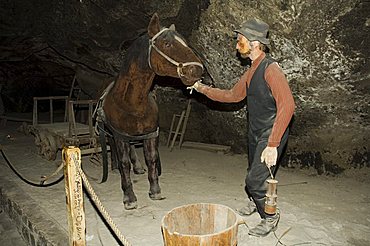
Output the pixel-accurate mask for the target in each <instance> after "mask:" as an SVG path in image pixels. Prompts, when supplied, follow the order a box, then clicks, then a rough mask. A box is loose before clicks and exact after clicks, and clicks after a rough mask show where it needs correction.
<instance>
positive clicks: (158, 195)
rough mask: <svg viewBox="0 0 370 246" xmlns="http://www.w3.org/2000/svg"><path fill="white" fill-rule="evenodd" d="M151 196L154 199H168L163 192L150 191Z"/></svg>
mask: <svg viewBox="0 0 370 246" xmlns="http://www.w3.org/2000/svg"><path fill="white" fill-rule="evenodd" d="M149 197H150V199H152V200H164V199H166V197H165V196H162V194H161V193H156V194H152V193H149Z"/></svg>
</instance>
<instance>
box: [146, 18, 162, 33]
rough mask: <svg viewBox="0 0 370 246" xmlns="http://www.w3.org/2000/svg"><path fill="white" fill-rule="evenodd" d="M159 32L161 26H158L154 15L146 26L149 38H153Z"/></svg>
mask: <svg viewBox="0 0 370 246" xmlns="http://www.w3.org/2000/svg"><path fill="white" fill-rule="evenodd" d="M160 30H161V26H160V24H159V17H158V14H157V13H154V14H153V16H152V18H151V19H150V22H149V25H148V34H149V37H151V38H152V37H154V35H156V34H157V33H158V32H159V31H160Z"/></svg>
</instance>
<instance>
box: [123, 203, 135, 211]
mask: <svg viewBox="0 0 370 246" xmlns="http://www.w3.org/2000/svg"><path fill="white" fill-rule="evenodd" d="M124 206H125V209H126V210H132V209H137V202H126V203H124Z"/></svg>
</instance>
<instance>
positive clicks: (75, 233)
mask: <svg viewBox="0 0 370 246" xmlns="http://www.w3.org/2000/svg"><path fill="white" fill-rule="evenodd" d="M62 156H63V162H64V179H65V188H66V203H67V212H68V216H67V217H68V228H69V245H70V246H85V245H86V224H85V211H84V206H83V191H82V179H81V176H80V175H79V173H78V169H77V166H76V165H79V166H80V165H81V151H80V149H79V148H77V147H73V146H69V147H64V148H63V152H62ZM75 162H77V163H76V164H75Z"/></svg>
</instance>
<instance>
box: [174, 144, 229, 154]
mask: <svg viewBox="0 0 370 246" xmlns="http://www.w3.org/2000/svg"><path fill="white" fill-rule="evenodd" d="M181 147H182V148H188V149H200V150H206V151H212V152H223V153H228V152H230V150H231V147H230V146H227V145H218V144H208V143H200V142H190V141H185V142H183V144H182V146H181Z"/></svg>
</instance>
